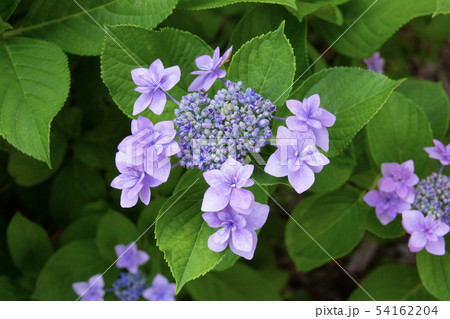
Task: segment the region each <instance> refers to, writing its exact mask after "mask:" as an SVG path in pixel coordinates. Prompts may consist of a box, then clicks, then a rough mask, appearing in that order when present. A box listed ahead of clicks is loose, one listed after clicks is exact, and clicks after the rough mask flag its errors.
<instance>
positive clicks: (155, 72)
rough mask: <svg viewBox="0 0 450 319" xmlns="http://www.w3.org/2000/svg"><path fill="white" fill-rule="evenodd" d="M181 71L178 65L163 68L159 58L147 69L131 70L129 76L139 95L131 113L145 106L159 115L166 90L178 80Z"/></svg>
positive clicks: (142, 109) (141, 109) (143, 108)
mask: <svg viewBox="0 0 450 319" xmlns="http://www.w3.org/2000/svg"><path fill="white" fill-rule="evenodd" d="M180 76H181V71H180V68H179V67H178V66H172V67H170V68H167V69H164V65H163V63H162V62H161V60H160V59H157V60H155V61H154V62H153V63H152V64H151V65H150V67H149V68H148V69H145V68H137V69H134V70H132V71H131V77H132V78H133V81H134V83H135V84H136V85H138V87H137V88H136V89H134V90H135V91H136V92H139V93H141V95H140V96H139V97H138V98H137V99H136V101H135V102H134V107H133V115H137V114H139V113H141V112H142V111H144V110H145V109H146V108H147V107H148V108H149V109H150V110H152V111H153V112H154V113H155V114H156V115H160V114H161V113H162V112H163V110H164V106H165V105H166V100H167V97H166V91H168V90H170V89H171V88H173V87H174V86H175V84H177V83H178V82H179V81H180Z"/></svg>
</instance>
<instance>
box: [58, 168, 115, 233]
mask: <svg viewBox="0 0 450 319" xmlns="http://www.w3.org/2000/svg"><path fill="white" fill-rule="evenodd" d="M105 195H106V186H105V181H104V180H103V178H102V177H101V176H100V174H99V173H98V172H97V171H96V170H95V169H93V168H90V167H89V166H86V165H85V164H83V163H81V162H79V161H77V160H75V159H70V160H68V161H67V162H66V163H65V164H64V166H63V167H62V168H61V169H60V171H59V172H58V174H57V175H56V176H55V178H54V179H53V181H52V185H51V188H50V209H51V213H52V216H53V219H54V221H55V222H57V223H59V224H61V225H65V224H68V223H69V222H71V221H73V220H75V219H77V218H78V217H79V216H81V211H80V208H81V207H82V206H83V205H84V204H86V203H89V202H92V201H97V200H100V199H103V198H105Z"/></svg>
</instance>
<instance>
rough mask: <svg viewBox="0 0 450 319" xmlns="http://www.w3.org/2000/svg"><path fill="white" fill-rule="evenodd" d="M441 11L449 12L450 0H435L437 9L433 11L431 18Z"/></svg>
mask: <svg viewBox="0 0 450 319" xmlns="http://www.w3.org/2000/svg"><path fill="white" fill-rule="evenodd" d="M441 13H450V0H437V9H436V11H435V12H434V13H433V18H434V17H435V16H437V15H438V14H441Z"/></svg>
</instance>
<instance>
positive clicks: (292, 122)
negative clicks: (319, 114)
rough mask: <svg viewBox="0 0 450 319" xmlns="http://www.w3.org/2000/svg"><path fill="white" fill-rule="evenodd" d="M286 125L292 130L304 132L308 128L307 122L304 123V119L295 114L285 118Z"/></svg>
mask: <svg viewBox="0 0 450 319" xmlns="http://www.w3.org/2000/svg"><path fill="white" fill-rule="evenodd" d="M286 125H287V127H288V128H289V129H290V130H293V131H299V132H306V131H308V129H309V127H308V124H306V123H305V121H302V120H300V119H299V118H297V117H295V116H289V117H288V118H287V119H286Z"/></svg>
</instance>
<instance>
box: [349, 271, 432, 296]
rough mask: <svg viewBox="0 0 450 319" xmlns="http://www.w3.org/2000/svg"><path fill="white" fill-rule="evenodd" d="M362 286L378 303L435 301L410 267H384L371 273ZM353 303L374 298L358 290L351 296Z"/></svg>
mask: <svg viewBox="0 0 450 319" xmlns="http://www.w3.org/2000/svg"><path fill="white" fill-rule="evenodd" d="M361 286H362V287H363V288H364V289H365V290H366V291H367V292H368V293H369V294H370V295H371V296H372V297H373V298H374V299H375V300H376V301H382V300H386V301H419V300H435V299H434V298H433V296H431V295H430V294H429V293H428V292H427V291H426V290H425V288H424V286H423V284H422V282H421V281H420V278H419V275H418V273H417V270H416V269H415V268H414V267H412V266H408V265H399V264H391V265H383V266H380V267H378V268H377V269H375V270H374V271H373V272H371V273H370V274H369V275H368V276H367V277H366V278H365V279H364V280H363V281H362V282H361ZM349 300H351V301H363V300H367V301H371V300H372V298H371V297H369V296H368V295H367V293H366V292H364V290H363V289H361V288H357V289H356V290H355V291H353V293H352V294H351V295H350V297H349Z"/></svg>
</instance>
